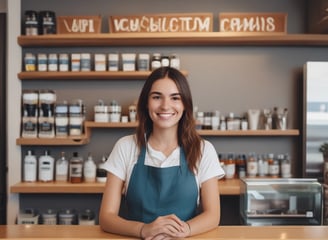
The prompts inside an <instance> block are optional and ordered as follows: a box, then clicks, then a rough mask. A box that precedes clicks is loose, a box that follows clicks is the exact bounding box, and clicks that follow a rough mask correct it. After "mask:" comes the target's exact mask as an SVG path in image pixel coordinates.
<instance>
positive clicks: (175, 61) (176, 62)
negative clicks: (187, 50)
mask: <svg viewBox="0 0 328 240" xmlns="http://www.w3.org/2000/svg"><path fill="white" fill-rule="evenodd" d="M170 67H172V68H176V69H178V70H179V69H180V58H179V57H178V55H177V54H172V55H171V56H170Z"/></svg>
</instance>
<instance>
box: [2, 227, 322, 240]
mask: <svg viewBox="0 0 328 240" xmlns="http://www.w3.org/2000/svg"><path fill="white" fill-rule="evenodd" d="M327 237H328V226H256V227H251V226H219V227H218V228H216V229H214V230H212V231H210V232H207V233H204V234H200V235H197V236H194V237H191V239H219V240H220V239H221V240H238V239H249V240H273V239H285V240H296V239H297V240H305V239H309V240H310V239H311V240H327ZM39 238H41V239H59V238H60V239H131V238H128V237H124V236H119V235H114V234H110V233H105V232H103V231H102V230H101V229H100V227H99V225H96V226H78V225H72V226H68V225H52V226H51V225H2V226H0V239H39Z"/></svg>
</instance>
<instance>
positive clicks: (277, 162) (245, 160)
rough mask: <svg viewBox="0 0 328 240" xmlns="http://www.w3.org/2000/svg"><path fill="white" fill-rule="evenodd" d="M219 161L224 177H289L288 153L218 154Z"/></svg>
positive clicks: (290, 175)
mask: <svg viewBox="0 0 328 240" xmlns="http://www.w3.org/2000/svg"><path fill="white" fill-rule="evenodd" d="M219 159H220V163H221V165H222V167H223V169H224V170H225V173H226V175H225V178H227V179H232V178H243V177H282V178H290V177H292V174H291V161H290V157H289V154H276V155H274V154H273V153H268V154H256V153H254V152H252V153H249V154H247V155H246V154H234V153H227V154H223V153H220V154H219Z"/></svg>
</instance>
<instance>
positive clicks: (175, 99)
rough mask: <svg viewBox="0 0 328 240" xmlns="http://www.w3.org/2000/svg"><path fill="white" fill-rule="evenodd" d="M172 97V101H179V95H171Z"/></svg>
mask: <svg viewBox="0 0 328 240" xmlns="http://www.w3.org/2000/svg"><path fill="white" fill-rule="evenodd" d="M172 99H173V100H174V101H179V100H181V97H179V96H175V97H172Z"/></svg>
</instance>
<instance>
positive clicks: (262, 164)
mask: <svg viewBox="0 0 328 240" xmlns="http://www.w3.org/2000/svg"><path fill="white" fill-rule="evenodd" d="M257 165H258V166H257V169H258V176H259V177H264V176H266V168H267V166H266V164H265V161H264V159H263V157H262V156H260V155H259V156H258V161H257Z"/></svg>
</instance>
